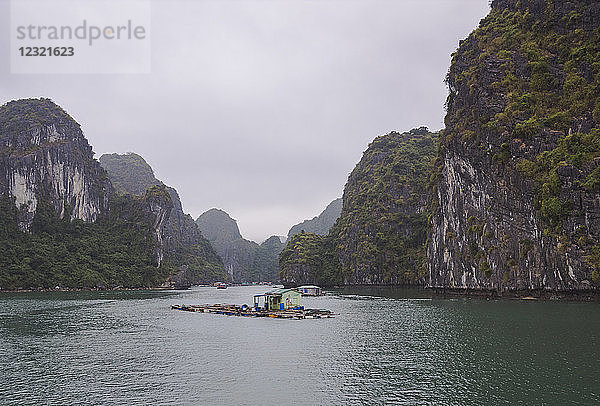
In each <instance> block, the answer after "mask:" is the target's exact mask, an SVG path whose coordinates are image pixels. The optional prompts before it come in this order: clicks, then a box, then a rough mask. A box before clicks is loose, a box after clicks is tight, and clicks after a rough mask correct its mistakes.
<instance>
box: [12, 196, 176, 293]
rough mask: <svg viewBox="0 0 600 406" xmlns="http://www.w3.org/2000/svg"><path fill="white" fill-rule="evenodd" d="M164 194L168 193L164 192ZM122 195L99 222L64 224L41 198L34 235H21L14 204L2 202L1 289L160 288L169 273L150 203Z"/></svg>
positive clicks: (65, 222)
mask: <svg viewBox="0 0 600 406" xmlns="http://www.w3.org/2000/svg"><path fill="white" fill-rule="evenodd" d="M162 192H164V191H162ZM162 192H161V191H160V190H155V191H153V194H154V196H152V197H150V196H144V197H132V196H119V197H115V198H114V199H113V200H112V201H111V206H112V210H111V212H110V215H107V216H105V217H102V218H100V219H99V220H98V221H97V222H95V223H87V222H84V221H81V220H77V219H75V220H72V221H71V220H70V219H69V216H68V215H67V216H65V217H64V218H63V219H60V218H59V217H58V215H57V214H56V211H55V209H54V207H53V206H52V205H51V204H50V202H49V201H48V200H47V199H44V198H41V199H40V200H39V202H38V207H37V211H36V214H35V217H34V220H33V224H32V230H31V233H27V232H23V231H21V230H19V228H18V226H17V208H16V206H15V204H14V199H13V198H9V197H7V196H2V197H1V198H0V212H1V213H2V215H1V216H0V288H1V289H38V288H54V287H56V286H59V287H61V288H113V287H117V286H121V287H153V286H158V285H161V284H162V283H163V282H164V281H165V279H166V278H167V276H168V274H169V269H168V268H167V267H164V266H161V267H158V263H157V258H156V255H155V252H156V250H157V249H158V248H159V247H158V246H157V244H156V241H155V239H154V238H153V236H152V233H153V230H152V222H153V220H154V219H153V218H152V217H151V216H150V215H149V212H148V207H147V205H148V201H149V200H151V199H157V198H164V199H168V201H167V202H166V203H168V202H170V198H169V196H168V194H167V195H166V196H165V194H164V193H162Z"/></svg>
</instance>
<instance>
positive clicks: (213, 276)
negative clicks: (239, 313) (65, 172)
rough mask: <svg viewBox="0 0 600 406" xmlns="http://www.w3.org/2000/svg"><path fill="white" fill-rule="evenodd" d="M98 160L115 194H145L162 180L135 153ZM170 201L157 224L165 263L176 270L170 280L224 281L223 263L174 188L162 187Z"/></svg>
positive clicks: (112, 155)
mask: <svg viewBox="0 0 600 406" xmlns="http://www.w3.org/2000/svg"><path fill="white" fill-rule="evenodd" d="M100 163H101V165H102V167H103V168H104V169H106V171H107V172H108V175H109V177H110V181H111V183H112V184H113V185H114V187H115V190H116V191H117V192H118V193H122V194H123V193H126V194H131V195H141V196H143V195H145V194H146V192H147V190H148V189H151V188H152V187H154V186H156V185H162V182H161V181H160V180H158V179H156V177H155V176H154V171H153V170H152V167H150V165H148V163H147V162H146V161H145V160H144V158H143V157H141V156H140V155H137V154H133V153H129V154H104V155H102V156H101V157H100ZM165 189H166V191H167V192H168V194H169V195H170V200H171V201H172V207H173V209H172V210H171V213H170V215H169V217H168V218H166V219H165V221H164V222H162V223H161V226H160V235H161V238H160V242H161V245H160V246H161V247H162V250H163V251H164V258H165V260H166V263H167V264H168V265H169V266H171V267H173V268H175V269H176V270H177V271H176V272H175V274H174V275H172V280H173V281H174V282H175V283H176V284H177V285H190V284H199V283H207V282H214V281H218V280H226V279H227V275H226V273H225V272H224V266H223V263H222V261H221V259H220V258H219V256H218V255H217V253H216V252H215V250H214V249H213V248H212V246H211V245H210V243H209V242H208V241H207V240H206V238H204V236H203V235H202V233H201V232H200V230H199V228H198V226H197V225H196V223H195V222H194V220H193V219H192V217H191V216H190V215H189V214H186V213H184V211H183V206H182V204H181V199H180V198H179V194H178V193H177V191H176V190H175V189H173V188H171V187H165Z"/></svg>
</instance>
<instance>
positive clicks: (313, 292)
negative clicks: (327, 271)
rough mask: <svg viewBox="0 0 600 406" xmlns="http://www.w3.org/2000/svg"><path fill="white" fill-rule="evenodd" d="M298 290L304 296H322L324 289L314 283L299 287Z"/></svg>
mask: <svg viewBox="0 0 600 406" xmlns="http://www.w3.org/2000/svg"><path fill="white" fill-rule="evenodd" d="M296 290H297V291H298V292H300V293H301V294H302V296H321V295H322V294H323V293H322V292H323V291H322V290H321V288H320V287H318V286H314V285H306V286H300V287H297V288H296Z"/></svg>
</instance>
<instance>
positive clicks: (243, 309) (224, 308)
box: [171, 304, 334, 319]
mask: <svg viewBox="0 0 600 406" xmlns="http://www.w3.org/2000/svg"><path fill="white" fill-rule="evenodd" d="M171 309H173V310H181V311H185V312H200V313H213V314H222V315H225V316H240V317H272V318H277V319H329V318H333V316H334V315H333V313H332V312H331V311H329V310H325V309H287V310H273V311H270V310H262V309H259V310H256V309H254V308H251V307H248V306H238V305H230V304H214V305H172V306H171Z"/></svg>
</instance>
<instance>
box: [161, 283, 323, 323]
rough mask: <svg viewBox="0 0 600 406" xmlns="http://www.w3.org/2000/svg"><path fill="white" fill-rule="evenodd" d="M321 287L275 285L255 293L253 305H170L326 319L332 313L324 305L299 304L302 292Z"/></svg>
mask: <svg viewBox="0 0 600 406" xmlns="http://www.w3.org/2000/svg"><path fill="white" fill-rule="evenodd" d="M216 287H217V289H225V288H226V285H225V286H224V284H218V285H217V286H216ZM321 294H322V290H321V288H320V287H318V286H300V287H298V288H295V289H283V288H276V289H272V290H269V291H268V292H265V293H263V294H261V295H254V301H253V305H252V306H248V305H246V304H243V305H241V306H240V305H235V304H212V305H209V304H206V305H172V306H171V309H173V310H181V311H187V312H200V313H212V314H221V315H225V316H240V317H271V318H277V319H297V320H299V319H327V318H332V317H333V316H334V314H333V313H332V312H331V311H330V310H325V309H306V308H304V306H302V296H320V295H321Z"/></svg>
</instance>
